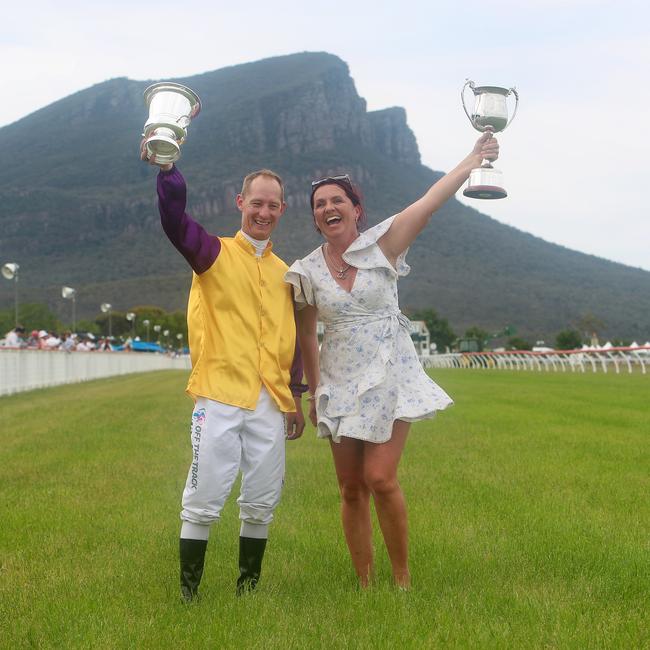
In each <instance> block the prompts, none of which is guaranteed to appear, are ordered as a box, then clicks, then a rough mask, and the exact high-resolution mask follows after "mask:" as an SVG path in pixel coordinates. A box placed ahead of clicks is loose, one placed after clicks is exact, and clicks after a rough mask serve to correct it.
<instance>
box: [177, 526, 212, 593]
mask: <svg viewBox="0 0 650 650" xmlns="http://www.w3.org/2000/svg"><path fill="white" fill-rule="evenodd" d="M207 545H208V541H207V540H205V539H184V538H182V537H181V538H180V543H179V555H180V560H181V599H182V600H183V602H186V603H189V602H192V601H193V600H196V599H197V598H198V595H199V583H200V582H201V576H202V575H203V563H204V561H205V549H206V547H207Z"/></svg>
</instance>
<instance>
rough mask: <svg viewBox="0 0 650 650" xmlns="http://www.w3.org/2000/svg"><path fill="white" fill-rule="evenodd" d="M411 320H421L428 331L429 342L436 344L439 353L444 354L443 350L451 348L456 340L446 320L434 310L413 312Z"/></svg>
mask: <svg viewBox="0 0 650 650" xmlns="http://www.w3.org/2000/svg"><path fill="white" fill-rule="evenodd" d="M411 319H412V320H423V321H424V324H425V325H426V326H427V329H428V330H429V335H430V337H431V342H432V343H435V344H436V347H437V349H438V350H439V351H441V352H444V350H445V348H448V347H449V348H451V345H452V343H453V342H454V341H455V340H456V334H455V333H454V331H453V330H452V329H451V326H450V325H449V322H448V321H447V319H446V318H441V317H440V316H438V313H437V312H436V311H435V309H422V310H420V311H416V312H413V314H412V315H411Z"/></svg>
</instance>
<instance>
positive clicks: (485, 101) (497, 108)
mask: <svg viewBox="0 0 650 650" xmlns="http://www.w3.org/2000/svg"><path fill="white" fill-rule="evenodd" d="M467 86H469V87H470V89H471V90H472V92H473V93H474V108H473V109H472V112H471V113H469V111H468V110H467V106H466V105H465V89H466V88H467ZM511 94H512V95H514V96H515V108H514V110H513V112H512V117H511V118H510V119H508V102H507V98H508V96H509V95H511ZM460 98H461V101H462V102H463V109H464V110H465V114H466V115H467V117H468V118H469V121H470V122H471V123H472V126H473V127H474V128H475V129H476V130H477V131H480V132H481V133H484V132H485V131H490V133H499V132H500V131H503V130H504V129H505V128H506V127H507V126H508V125H509V124H510V123H511V122H512V120H514V119H515V115H516V114H517V107H518V105H519V95H518V94H517V91H516V90H515V89H514V88H500V87H499V86H478V87H477V86H475V85H474V82H473V81H470V80H469V79H468V80H467V81H466V82H465V85H464V86H463V89H462V90H461V91H460ZM463 194H464V195H465V196H469V197H470V198H472V199H503V198H505V197H506V196H508V193H507V192H506V191H505V189H504V187H503V175H502V174H501V172H500V171H499V170H498V169H495V168H494V167H492V165H491V164H490V161H489V160H484V161H483V164H482V165H481V166H480V167H476V168H475V169H472V171H471V172H470V175H469V184H468V186H467V187H466V188H465V190H464V191H463Z"/></svg>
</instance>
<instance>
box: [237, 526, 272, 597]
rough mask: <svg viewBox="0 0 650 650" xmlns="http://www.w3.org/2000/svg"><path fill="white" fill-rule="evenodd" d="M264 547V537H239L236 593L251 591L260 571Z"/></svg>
mask: <svg viewBox="0 0 650 650" xmlns="http://www.w3.org/2000/svg"><path fill="white" fill-rule="evenodd" d="M265 549H266V540H265V539H256V538H254V537H240V538H239V578H237V595H238V596H241V595H243V594H245V593H248V592H250V591H253V589H255V587H256V586H257V583H258V581H259V579H260V573H262V558H263V557H264V550H265Z"/></svg>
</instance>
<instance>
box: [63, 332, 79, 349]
mask: <svg viewBox="0 0 650 650" xmlns="http://www.w3.org/2000/svg"><path fill="white" fill-rule="evenodd" d="M76 347H77V345H76V343H75V340H74V337H73V336H72V332H64V333H63V338H62V339H61V349H62V350H65V351H66V352H73V351H74V350H75V348H76Z"/></svg>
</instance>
